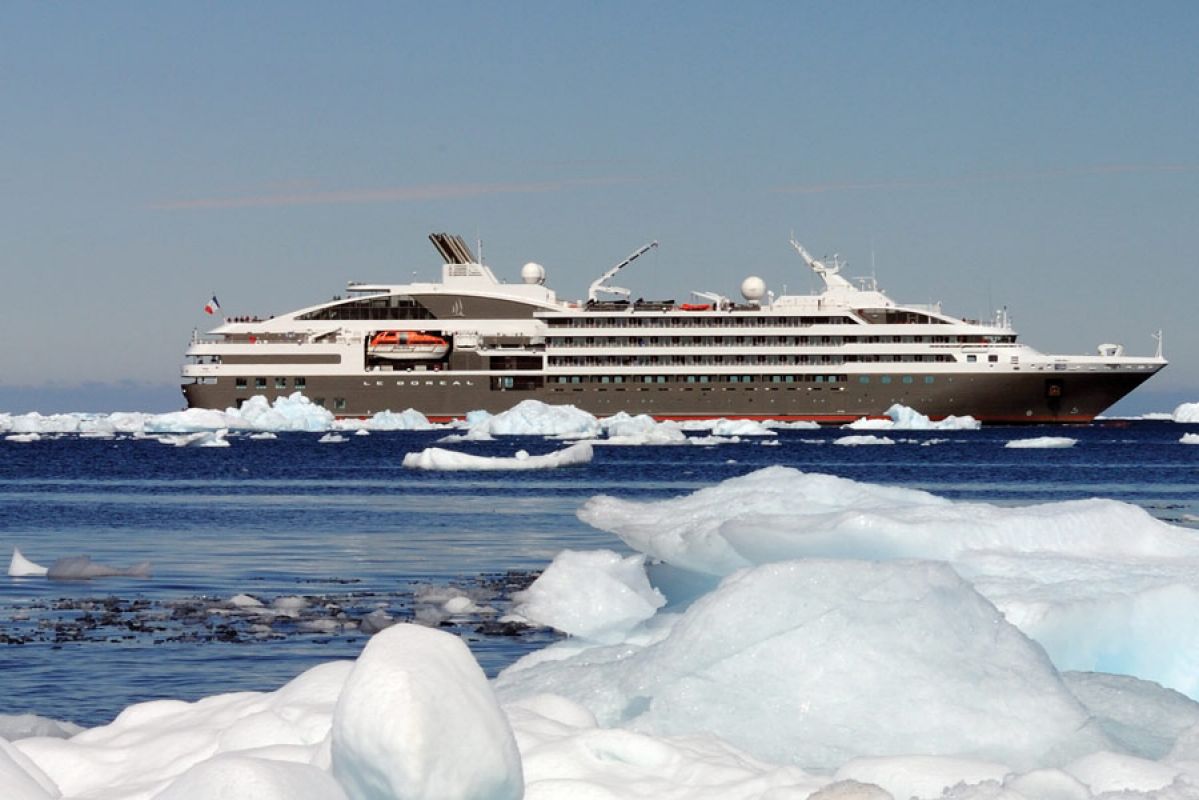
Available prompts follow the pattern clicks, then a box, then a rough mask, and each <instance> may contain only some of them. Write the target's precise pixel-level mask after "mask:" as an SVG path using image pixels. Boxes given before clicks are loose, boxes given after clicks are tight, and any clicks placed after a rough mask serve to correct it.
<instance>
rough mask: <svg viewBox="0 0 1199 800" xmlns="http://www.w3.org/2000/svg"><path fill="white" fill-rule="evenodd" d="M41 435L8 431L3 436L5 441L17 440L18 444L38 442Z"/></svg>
mask: <svg viewBox="0 0 1199 800" xmlns="http://www.w3.org/2000/svg"><path fill="white" fill-rule="evenodd" d="M41 439H42V435H41V434H40V433H10V434H9V435H8V436H5V437H4V440H5V441H7V442H17V443H18V444H28V443H30V442H40V441H41Z"/></svg>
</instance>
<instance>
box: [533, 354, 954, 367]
mask: <svg viewBox="0 0 1199 800" xmlns="http://www.w3.org/2000/svg"><path fill="white" fill-rule="evenodd" d="M953 360H954V358H953V356H951V355H948V354H945V353H934V354H931V355H925V354H923V353H917V354H912V355H885V356H875V355H818V356H817V355H813V356H807V355H804V356H796V355H756V356H754V355H736V356H719V355H717V356H714V355H702V356H548V357H547V364H548V365H549V366H551V367H638V366H666V365H669V366H675V367H681V366H712V365H723V364H767V365H769V364H775V365H787V364H850V363H869V364H895V363H901V364H920V363H929V364H933V363H946V362H952V361H953Z"/></svg>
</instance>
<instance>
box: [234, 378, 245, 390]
mask: <svg viewBox="0 0 1199 800" xmlns="http://www.w3.org/2000/svg"><path fill="white" fill-rule="evenodd" d="M233 385H234V386H236V387H237V388H238V389H244V388H246V379H245V378H236V379H234V381H233Z"/></svg>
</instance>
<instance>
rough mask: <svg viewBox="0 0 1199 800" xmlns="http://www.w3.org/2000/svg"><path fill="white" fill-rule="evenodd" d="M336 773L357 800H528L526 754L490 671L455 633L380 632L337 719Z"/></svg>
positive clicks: (403, 628) (413, 628)
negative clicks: (524, 770)
mask: <svg viewBox="0 0 1199 800" xmlns="http://www.w3.org/2000/svg"><path fill="white" fill-rule="evenodd" d="M332 745H333V746H332V756H333V760H332V767H333V774H334V776H336V777H337V779H338V781H339V782H340V783H341V785H342V786H343V787H344V788H345V790H346V794H347V796H348V797H350V798H351V800H376V799H377V800H383V798H391V797H403V798H410V799H411V800H435V798H449V797H461V798H487V799H488V800H509V798H511V800H519V798H521V797H522V796H523V793H524V781H523V778H522V773H521V761H520V754H519V752H518V750H517V747H516V741H515V739H514V738H513V735H512V730H511V728H510V727H509V725H508V720H507V718H506V717H505V716H504V713H503V712H502V711H501V710H500V707H499V705H498V704H497V703H496V700H495V695H494V694H493V693H492V690H491V686H490V685H489V684H488V683H487V678H486V677H485V676H484V675H483V670H482V669H480V668H479V665H478V664H477V663H476V662H475V660H474V658H473V657H472V656H471V654H470V651H469V650H468V649H467V647H466V645H465V644H464V643H463V642H462V640H461V639H459V638H458V637H456V636H452V635H450V634H447V633H443V632H441V631H436V630H431V629H429V628H424V627H421V626H419V625H408V624H403V625H395V626H392V627H390V628H388V629H386V630H384V631H381V632H380V633H378V634H376V635H375V636H374V637H373V638H372V639H371V640H370V641H369V642H368V643H367V645H366V648H365V649H364V650H363V651H362V655H360V656H359V657H358V661H357V663H356V664H355V665H354V671H353V672H352V673H351V674H350V677H349V679H348V680H347V681H346V684H345V688H344V690H343V691H342V693H341V697H340V699H339V700H338V703H337V709H336V711H335V712H334V717H333V733H332Z"/></svg>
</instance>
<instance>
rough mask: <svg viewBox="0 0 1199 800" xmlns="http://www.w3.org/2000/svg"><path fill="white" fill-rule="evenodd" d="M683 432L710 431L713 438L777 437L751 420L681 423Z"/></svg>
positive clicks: (759, 423)
mask: <svg viewBox="0 0 1199 800" xmlns="http://www.w3.org/2000/svg"><path fill="white" fill-rule="evenodd" d="M682 428H683V430H687V431H710V432H711V434H712V435H713V436H778V434H777V433H775V432H774V431H773V430H771V429H770V428H769V427H767V425H765V424H764V423H762V422H758V421H757V420H752V419H724V418H718V419H701V420H689V421H687V422H684V423H682Z"/></svg>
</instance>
